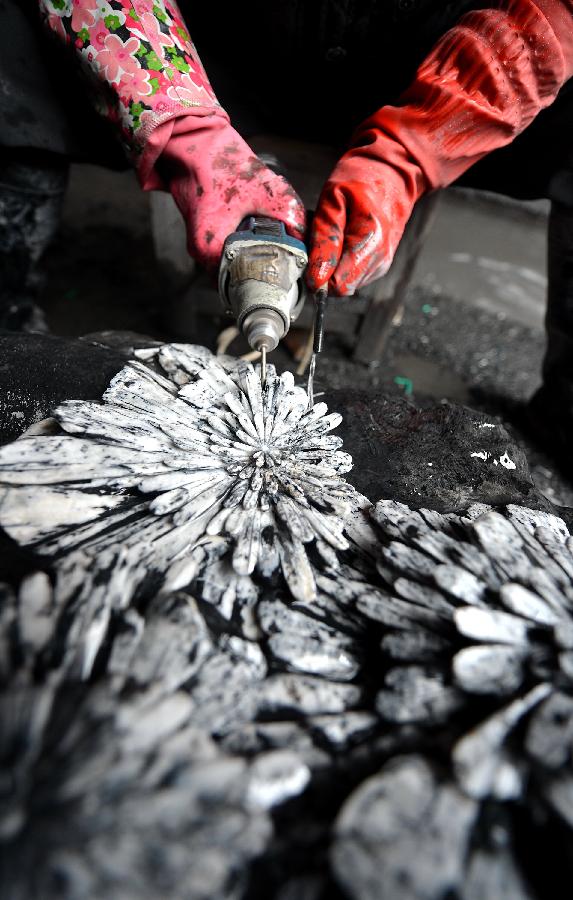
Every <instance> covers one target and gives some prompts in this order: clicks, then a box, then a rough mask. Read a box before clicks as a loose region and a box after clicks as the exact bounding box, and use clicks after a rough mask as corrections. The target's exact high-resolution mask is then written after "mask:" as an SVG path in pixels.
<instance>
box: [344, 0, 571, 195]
mask: <svg viewBox="0 0 573 900" xmlns="http://www.w3.org/2000/svg"><path fill="white" fill-rule="evenodd" d="M499 7H501V8H497V9H486V10H481V11H476V12H471V13H468V14H467V15H466V16H464V17H463V18H462V19H461V20H460V22H459V24H458V25H457V26H455V27H454V28H453V29H451V30H450V31H449V32H447V34H445V35H444V37H443V38H442V39H441V40H440V41H439V42H438V44H437V45H436V46H435V47H434V50H433V51H432V53H431V54H430V55H429V56H428V57H427V59H426V60H425V61H424V63H423V64H422V66H421V67H420V68H419V70H418V72H417V75H416V78H415V79H414V81H413V83H412V85H411V86H410V87H409V88H408V90H407V91H406V92H405V94H404V95H403V96H402V98H401V101H400V104H399V105H398V106H395V107H392V106H387V107H383V108H382V109H381V110H379V111H378V112H377V113H375V114H374V115H373V116H371V117H370V118H369V119H368V120H366V122H364V123H363V125H362V126H361V128H360V130H359V132H358V133H357V135H356V136H355V138H354V140H355V142H360V143H362V140H363V138H364V135H367V134H368V131H369V130H370V129H372V130H377V131H378V132H380V133H381V134H383V135H385V136H386V138H388V139H390V141H394V142H396V143H398V144H399V145H400V146H401V147H402V148H403V150H404V154H405V156H406V158H408V159H409V160H410V161H415V163H416V164H417V165H418V166H419V168H420V170H421V172H422V173H423V179H424V181H425V183H426V189H427V188H437V187H444V186H446V185H448V184H451V183H452V182H453V181H455V180H456V179H457V178H459V177H460V176H461V175H462V174H463V173H464V172H465V171H466V170H467V169H469V168H470V167H471V166H472V165H473V164H474V163H476V162H478V161H479V160H480V159H482V158H483V157H484V156H486V155H487V154H488V153H490V152H491V151H493V150H495V149H498V148H499V147H503V146H505V145H507V144H509V143H511V141H512V140H513V139H514V138H515V137H516V136H517V135H518V134H520V133H521V132H522V131H523V130H524V129H525V128H526V127H527V126H528V125H529V124H530V123H531V121H532V120H533V119H534V118H535V116H536V115H537V114H538V113H539V112H540V110H541V109H543V108H544V107H545V106H548V105H549V104H551V103H552V102H553V100H554V99H555V97H556V95H557V93H558V91H559V89H560V88H561V87H562V85H563V83H564V82H565V80H566V79H567V78H568V77H569V76H570V75H571V73H572V71H573V5H572V4H571V3H570V2H566V3H557V2H555V0H552V2H551V3H550V2H549V0H535V2H534V0H506V2H505V3H500V4H499ZM542 10H543V11H542ZM549 11H551V13H552V17H551V20H549V19H548V15H549ZM567 21H568V24H569V28H568V29H567V28H565V25H566V24H567ZM385 146H386V145H385Z"/></svg>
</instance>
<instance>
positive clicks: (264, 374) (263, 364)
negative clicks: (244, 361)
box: [261, 344, 267, 387]
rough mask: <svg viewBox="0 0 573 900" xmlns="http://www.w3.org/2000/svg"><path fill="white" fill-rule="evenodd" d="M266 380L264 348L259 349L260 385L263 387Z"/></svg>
mask: <svg viewBox="0 0 573 900" xmlns="http://www.w3.org/2000/svg"><path fill="white" fill-rule="evenodd" d="M266 380H267V348H266V347H265V346H264V344H263V346H262V347H261V385H262V387H264V386H265V381H266Z"/></svg>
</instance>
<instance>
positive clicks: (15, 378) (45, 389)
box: [0, 331, 125, 443]
mask: <svg viewBox="0 0 573 900" xmlns="http://www.w3.org/2000/svg"><path fill="white" fill-rule="evenodd" d="M123 365H125V356H124V355H122V354H121V353H120V352H119V351H118V350H111V349H108V348H106V347H103V346H96V345H94V344H92V343H88V342H87V341H81V340H75V339H70V338H61V337H55V336H53V335H47V334H19V333H16V332H8V331H3V332H0V443H7V442H8V441H12V440H14V439H15V438H16V437H18V435H20V434H22V432H23V431H25V430H26V429H27V428H29V426H30V425H32V424H33V423H34V422H39V421H40V420H41V419H45V418H46V417H47V416H49V415H50V411H51V410H52V409H54V407H55V406H57V405H58V403H61V402H62V401H63V400H79V399H81V400H99V399H100V397H101V395H102V394H103V392H104V391H105V389H106V388H107V386H108V384H109V382H110V380H111V379H112V378H113V376H114V375H115V374H116V373H117V372H118V371H119V370H120V369H121V368H122V366H123Z"/></svg>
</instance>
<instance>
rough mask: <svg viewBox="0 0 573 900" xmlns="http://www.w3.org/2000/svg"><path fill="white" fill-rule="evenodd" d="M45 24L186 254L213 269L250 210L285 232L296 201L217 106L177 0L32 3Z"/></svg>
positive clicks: (299, 218)
mask: <svg viewBox="0 0 573 900" xmlns="http://www.w3.org/2000/svg"><path fill="white" fill-rule="evenodd" d="M38 5H39V7H40V11H41V12H42V14H43V16H44V19H45V21H46V24H47V25H48V27H49V28H50V29H51V30H52V31H53V32H54V34H55V35H56V36H57V37H58V38H59V39H60V40H62V41H63V42H64V43H65V44H67V45H68V46H69V47H71V48H73V49H75V52H76V54H77V57H78V60H79V62H80V65H81V66H82V68H83V69H84V72H85V73H86V74H87V76H88V77H89V79H90V80H91V82H92V84H93V86H94V88H95V90H94V102H95V104H96V106H97V107H98V108H99V111H100V112H101V113H102V114H103V115H104V116H106V117H107V118H108V119H109V120H110V121H111V122H112V123H113V124H114V125H115V126H116V128H117V129H118V130H119V132H120V135H121V137H122V139H123V141H124V143H125V145H126V149H127V151H128V153H129V154H130V155H131V157H132V159H133V163H134V166H135V168H136V171H137V173H138V176H139V180H140V183H141V185H142V187H143V189H144V190H156V189H168V190H170V191H171V192H172V194H173V196H174V198H175V201H176V203H177V205H178V206H179V209H180V210H181V212H182V213H183V216H184V218H185V222H186V225H187V235H188V245H189V251H190V253H191V254H192V255H193V256H194V257H195V258H196V259H198V260H199V261H200V262H201V263H202V264H203V265H204V266H206V267H207V268H208V269H213V268H215V267H216V265H217V264H218V261H219V257H220V255H221V250H222V247H223V242H224V240H225V238H226V237H227V235H228V234H229V233H231V232H232V231H234V230H235V229H236V228H237V226H238V225H239V224H240V222H241V220H242V219H243V218H244V217H245V216H246V215H249V214H250V213H253V214H258V215H267V216H272V217H274V218H276V219H279V220H280V221H282V222H284V224H285V225H286V226H287V230H288V231H289V232H290V233H291V234H292V235H293V236H294V237H299V238H300V237H301V236H302V235H303V234H304V228H305V211H304V207H303V205H302V203H301V201H300V200H299V198H298V197H297V196H296V194H295V192H294V191H293V189H292V188H291V187H290V185H289V184H288V183H287V182H286V181H285V180H284V179H283V178H280V177H279V176H277V175H275V174H274V173H273V172H271V171H270V169H268V168H267V167H266V166H265V165H264V164H263V163H262V162H261V161H260V160H259V159H258V158H257V157H256V156H255V154H254V153H253V151H252V150H251V149H250V148H249V147H248V146H247V144H246V143H245V141H244V140H243V139H242V138H241V137H240V136H239V135H238V134H237V132H236V131H235V130H234V128H233V127H232V126H231V124H230V122H229V117H228V116H227V114H226V113H225V112H224V110H223V109H221V106H220V105H219V102H218V101H217V98H216V96H215V94H214V92H213V89H212V87H211V85H210V84H209V79H208V77H207V74H206V72H205V69H204V68H203V66H202V64H201V60H200V59H199V56H198V54H197V51H196V49H195V47H194V45H193V43H192V41H191V38H190V37H189V35H188V33H187V29H186V26H185V22H184V21H183V18H182V16H181V12H180V10H179V7H178V6H177V2H176V0H153V2H151V0H131V2H129V3H126V2H125V0H106V2H105V3H102V2H99V0H73V3H72V2H71V0H67V2H66V3H63V2H62V0H38Z"/></svg>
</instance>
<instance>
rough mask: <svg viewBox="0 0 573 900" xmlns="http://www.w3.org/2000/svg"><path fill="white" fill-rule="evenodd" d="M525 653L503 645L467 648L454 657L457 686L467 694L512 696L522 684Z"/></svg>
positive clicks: (525, 651)
mask: <svg viewBox="0 0 573 900" xmlns="http://www.w3.org/2000/svg"><path fill="white" fill-rule="evenodd" d="M526 657H527V650H525V649H524V650H521V649H519V648H517V647H512V646H507V645H503V644H497V645H496V644H488V645H487V646H485V647H467V648H466V649H465V650H460V652H459V653H457V654H456V655H455V657H454V661H453V671H454V677H455V680H456V683H457V684H458V685H459V687H461V688H462V689H463V690H464V691H468V693H470V694H499V695H500V696H504V695H507V694H511V693H513V692H514V691H515V690H517V688H518V687H519V686H520V684H521V683H522V681H523V661H524V660H525V659H526Z"/></svg>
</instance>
